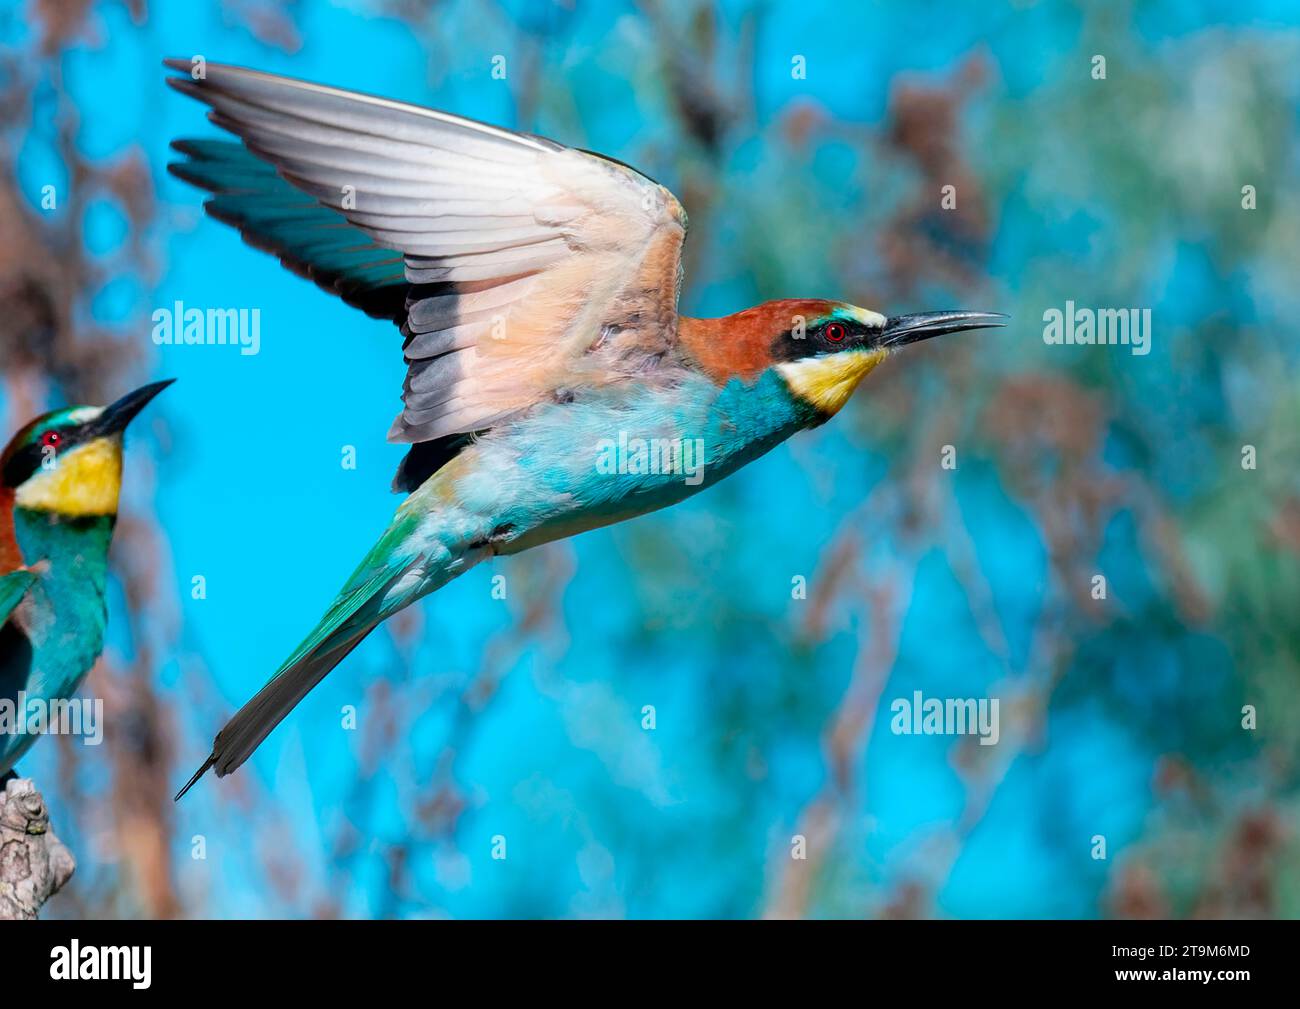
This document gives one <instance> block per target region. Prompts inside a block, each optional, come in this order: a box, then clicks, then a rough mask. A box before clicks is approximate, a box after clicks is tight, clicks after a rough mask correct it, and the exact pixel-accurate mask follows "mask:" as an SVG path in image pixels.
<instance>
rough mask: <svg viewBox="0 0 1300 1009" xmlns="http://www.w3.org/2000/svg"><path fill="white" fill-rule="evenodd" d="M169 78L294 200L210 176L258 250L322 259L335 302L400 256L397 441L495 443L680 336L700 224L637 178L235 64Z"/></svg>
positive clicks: (249, 181) (641, 367) (251, 177)
mask: <svg viewBox="0 0 1300 1009" xmlns="http://www.w3.org/2000/svg"><path fill="white" fill-rule="evenodd" d="M167 65H168V66H170V67H172V68H173V69H177V70H182V71H189V70H190V64H189V63H188V62H185V61H178V60H173V61H168V62H167ZM168 83H169V84H171V85H172V86H173V87H175V88H176V89H177V90H179V91H182V92H184V93H185V94H188V95H191V96H192V97H194V98H197V99H198V100H200V101H202V102H204V103H206V104H207V105H208V106H210V107H211V112H210V113H209V118H211V120H212V121H213V122H214V123H216V124H217V125H218V126H220V127H222V128H224V129H226V130H228V131H230V132H231V133H234V134H235V135H236V136H238V137H239V138H240V139H241V140H242V141H243V143H244V145H245V146H246V147H247V149H248V151H250V152H251V153H252V154H253V155H255V156H256V158H257V159H260V160H261V161H263V162H265V163H266V166H267V167H268V169H270V170H272V171H274V172H276V173H278V176H277V179H276V181H277V183H287V184H288V185H289V186H291V187H292V188H293V190H294V192H295V193H296V194H297V196H298V201H297V202H290V201H288V200H286V199H285V197H284V194H283V193H282V192H279V191H277V192H276V194H275V199H274V201H272V202H273V205H271V206H262V205H260V204H258V203H257V202H256V200H257V198H258V196H259V194H261V193H263V192H264V186H265V183H266V179H265V177H264V176H261V175H258V174H257V173H256V172H251V171H249V169H248V167H247V166H246V165H239V164H233V165H223V167H222V171H221V172H220V173H218V172H215V171H214V172H212V173H210V174H209V176H208V178H207V180H206V183H205V182H200V184H206V185H207V187H208V188H214V186H221V187H223V188H219V189H215V190H214V191H216V192H218V194H219V195H218V197H217V199H216V200H214V201H213V205H212V207H211V209H213V212H214V214H218V215H220V214H225V215H226V216H227V217H228V218H229V219H231V220H232V221H234V222H236V224H237V226H241V229H247V230H245V236H246V237H249V234H250V232H251V233H252V237H251V238H250V241H254V240H257V239H261V240H262V241H264V242H265V243H266V244H269V245H272V246H273V247H276V248H278V249H281V250H282V249H284V248H285V247H289V248H290V251H291V252H294V253H296V254H298V255H299V256H300V257H301V256H303V255H308V256H309V257H319V259H318V260H310V261H309V262H308V263H307V264H306V266H305V267H304V266H303V264H302V263H301V262H298V264H297V265H298V267H299V269H300V270H301V269H306V270H308V271H310V270H311V268H312V266H313V264H316V263H319V266H320V272H321V273H323V274H326V275H329V276H330V277H331V278H332V279H331V284H333V285H334V286H335V287H336V289H339V290H344V289H346V285H347V284H354V285H364V284H367V283H372V282H377V281H378V280H381V279H387V278H389V277H391V274H389V273H387V272H385V271H387V270H391V269H392V268H393V267H394V265H395V263H396V262H397V261H400V264H401V268H402V274H403V279H404V281H405V283H406V285H407V286H406V289H405V293H406V298H405V304H404V311H403V312H402V313H401V316H400V318H398V321H399V324H400V325H401V326H402V332H403V335H404V336H405V338H406V340H405V344H404V353H405V357H406V361H407V365H408V371H407V377H406V381H405V384H404V394H403V400H404V407H405V408H404V409H403V411H402V412H401V413H400V414H399V415H398V417H397V420H396V421H395V422H394V424H393V426H392V429H391V430H390V431H389V438H390V440H393V441H399V442H411V443H418V442H424V441H432V440H437V439H443V438H448V437H452V436H459V435H463V434H467V433H472V432H475V431H481V430H483V429H484V428H485V427H487V426H489V425H491V424H494V423H498V422H500V421H501V420H502V419H504V418H507V417H511V416H514V415H516V414H518V413H520V412H523V411H526V410H528V409H530V408H531V407H532V406H534V405H535V404H537V403H539V402H542V401H545V400H547V399H549V398H551V397H553V396H554V395H556V394H557V393H558V392H560V391H561V390H564V391H565V392H566V393H568V392H572V391H573V389H574V388H575V387H581V386H584V385H589V386H597V385H601V384H607V383H610V382H616V381H621V380H624V379H626V378H628V377H629V376H631V375H634V374H635V375H640V376H643V375H644V374H645V372H646V369H647V367H648V366H650V365H653V364H654V362H656V361H658V360H662V359H663V357H664V356H665V354H666V353H667V352H668V350H669V348H670V347H671V346H672V344H673V342H674V341H675V339H676V325H677V314H676V309H677V289H678V283H679V276H680V269H681V245H682V241H683V239H684V237H685V230H686V217H685V214H684V213H683V211H682V209H681V206H680V204H678V202H677V200H676V199H675V198H674V197H673V196H672V194H671V193H669V192H668V190H666V189H664V188H663V187H662V186H659V185H657V184H656V183H654V182H652V181H650V180H649V179H647V178H645V177H644V176H642V175H640V174H639V173H637V172H635V171H633V170H632V169H630V168H628V167H627V166H624V165H621V164H618V163H617V162H612V161H607V160H605V159H602V158H600V157H598V156H596V155H592V154H588V153H586V152H582V151H577V150H574V149H572V148H566V147H563V146H561V145H559V144H556V143H553V142H552V141H549V140H546V139H544V138H541V137H533V136H528V135H525V134H520V133H513V132H511V131H509V130H503V129H500V128H498V127H494V126H489V125H487V124H484V123H477V122H474V121H472V120H468V119H463V118H461V117H459V116H453V115H450V114H448V113H445V112H437V111H434V110H431V109H423V108H419V107H418V106H413V105H407V104H404V103H401V102H393V101H389V100H387V99H382V98H375V97H372V96H369V95H362V94H356V93H353V92H347V91H341V90H338V89H334V88H327V87H323V86H321V85H315V84H308V83H305V82H302V81H295V80H290V79H288V78H284V77H277V76H274V75H271V74H264V73H259V72H256V71H251V70H243V69H240V68H236V67H228V66H222V65H219V64H211V63H209V64H207V66H206V68H205V76H204V77H203V78H202V79H198V80H195V79H193V78H192V77H191V76H183V77H172V78H169V79H168ZM178 174H181V173H180V172H178ZM182 177H184V176H182ZM319 215H328V217H322V216H319ZM250 220H252V221H253V222H254V224H256V226H257V227H252V226H250V225H249V223H248V222H249V221H250ZM340 222H341V225H342V226H341V227H340V226H338V225H339V224H340ZM258 228H260V229H261V230H260V231H259V230H258ZM281 256H282V259H285V261H286V265H290V266H291V268H292V267H293V266H294V263H293V262H291V261H290V260H291V259H292V257H289V258H287V259H286V257H285V253H284V252H283V251H281ZM340 277H341V278H342V279H339V278H340Z"/></svg>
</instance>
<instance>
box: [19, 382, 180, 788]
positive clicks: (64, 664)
mask: <svg viewBox="0 0 1300 1009" xmlns="http://www.w3.org/2000/svg"><path fill="white" fill-rule="evenodd" d="M169 385H171V382H170V381H167V382H155V383H154V384H153V385H146V386H144V387H143V388H141V389H137V390H136V391H135V392H133V393H129V394H128V395H126V396H123V397H122V398H121V399H119V400H118V401H117V402H116V403H114V404H113V405H112V406H77V407H69V408H67V409H63V410H56V411H54V412H53V413H47V414H45V416H43V417H38V418H36V420H34V421H32V422H31V423H30V424H28V425H27V426H26V427H24V428H23V429H22V430H20V431H19V432H18V433H17V434H16V435H14V436H13V440H11V441H10V442H9V445H8V447H7V448H5V450H4V454H3V455H0V703H2V702H5V701H8V702H9V710H10V711H11V712H12V711H15V710H17V709H18V708H19V707H20V705H19V695H20V693H21V694H22V695H24V696H25V698H26V699H27V700H28V701H39V702H42V703H43V704H46V705H48V703H49V702H51V701H56V700H63V699H65V698H68V697H71V696H72V694H73V693H74V692H75V691H76V689H77V688H78V687H79V686H80V685H81V681H82V680H83V679H85V677H86V674H87V673H88V672H90V667H91V666H92V665H94V663H95V660H96V659H97V658H99V653H100V651H101V650H102V649H103V647H104V625H105V623H106V622H107V620H108V610H107V607H106V604H105V601H104V590H105V588H106V586H107V582H108V545H109V541H110V540H111V539H112V537H113V526H114V524H115V523H116V521H117V497H118V492H119V491H120V490H121V487H122V434H123V432H124V431H125V430H126V426H127V425H128V424H130V423H131V421H132V420H134V419H135V417H136V415H137V414H138V413H139V412H140V411H141V410H143V409H144V408H145V406H146V404H148V402H149V401H150V400H151V399H153V398H154V397H155V396H157V395H158V393H160V392H162V391H163V389H165V388H167V386H169ZM35 740H36V736H35V735H33V734H31V733H28V732H23V733H13V732H6V733H4V734H0V776H3V775H5V774H7V773H8V772H9V770H10V769H11V768H12V767H13V765H14V762H15V761H17V760H18V758H19V757H21V756H22V755H23V754H24V753H25V752H26V751H27V748H28V747H29V746H31V745H32V743H33V742H35Z"/></svg>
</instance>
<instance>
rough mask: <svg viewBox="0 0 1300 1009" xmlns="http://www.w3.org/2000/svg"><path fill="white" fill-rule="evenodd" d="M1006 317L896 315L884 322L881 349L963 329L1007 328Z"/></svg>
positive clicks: (980, 314)
mask: <svg viewBox="0 0 1300 1009" xmlns="http://www.w3.org/2000/svg"><path fill="white" fill-rule="evenodd" d="M1006 324H1007V317H1006V316H1005V315H1002V314H1000V313H998V312H917V313H916V314H914V315H895V316H893V317H891V318H889V319H886V320H885V329H884V332H882V333H881V335H880V346H882V347H905V346H906V345H907V344H909V343H920V342H921V341H922V340H928V339H930V337H932V336H943V335H944V334H945V333H960V332H961V331H962V330H964V329H990V328H992V327H994V326H1005V325H1006Z"/></svg>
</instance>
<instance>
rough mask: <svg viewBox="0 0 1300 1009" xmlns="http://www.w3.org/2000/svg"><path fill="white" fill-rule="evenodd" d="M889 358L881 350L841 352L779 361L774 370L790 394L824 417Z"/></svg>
mask: <svg viewBox="0 0 1300 1009" xmlns="http://www.w3.org/2000/svg"><path fill="white" fill-rule="evenodd" d="M888 356H889V353H888V351H884V350H879V349H875V350H845V351H841V352H840V353H838V354H827V355H826V356H824V357H805V358H803V359H801V360H798V361H782V362H781V363H780V364H778V365H777V366H776V370H777V371H778V372H779V373H780V375H781V377H782V378H784V379H785V382H786V385H788V386H789V387H790V391H791V392H793V393H794V394H795V395H796V396H798V397H799V398H800V399H803V400H804V401H806V402H808V403H811V404H812V405H813V406H815V407H817V409H819V410H821V411H822V412H823V413H825V414H827V415H828V416H830V415H833V414H836V413H838V412H839V410H840V407H842V406H843V405H844V404H845V403H847V402H848V401H849V397H850V396H852V395H853V390H854V389H856V388H857V387H858V383H859V382H861V381H862V380H863V379H864V378H866V377H867V376H868V375H869V374H871V372H872V370H873V369H874V368H875V367H876V365H878V364H879V363H880V362H881V361H883V360H884V359H885V358H886V357H888Z"/></svg>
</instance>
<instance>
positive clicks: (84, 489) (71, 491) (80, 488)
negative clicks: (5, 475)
mask: <svg viewBox="0 0 1300 1009" xmlns="http://www.w3.org/2000/svg"><path fill="white" fill-rule="evenodd" d="M121 489H122V439H121V438H120V437H116V436H114V437H110V438H96V439H95V440H94V441H92V442H87V443H86V444H85V445H78V446H77V447H76V448H73V449H71V450H69V451H68V452H66V453H62V454H60V455H59V456H57V457H56V458H55V460H54V463H53V465H52V466H51V467H50V468H49V469H45V468H44V467H42V468H41V469H38V470H37V471H36V472H35V473H33V474H32V475H31V476H30V477H28V478H27V480H26V482H25V483H23V485H22V486H21V487H19V488H18V489H17V491H16V492H15V493H14V503H15V504H16V505H18V506H19V507H21V508H28V509H31V510H33V511H45V512H54V513H55V514H58V515H67V516H70V517H72V518H83V517H89V516H94V515H116V514H117V498H118V494H119V492H120V491H121Z"/></svg>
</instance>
